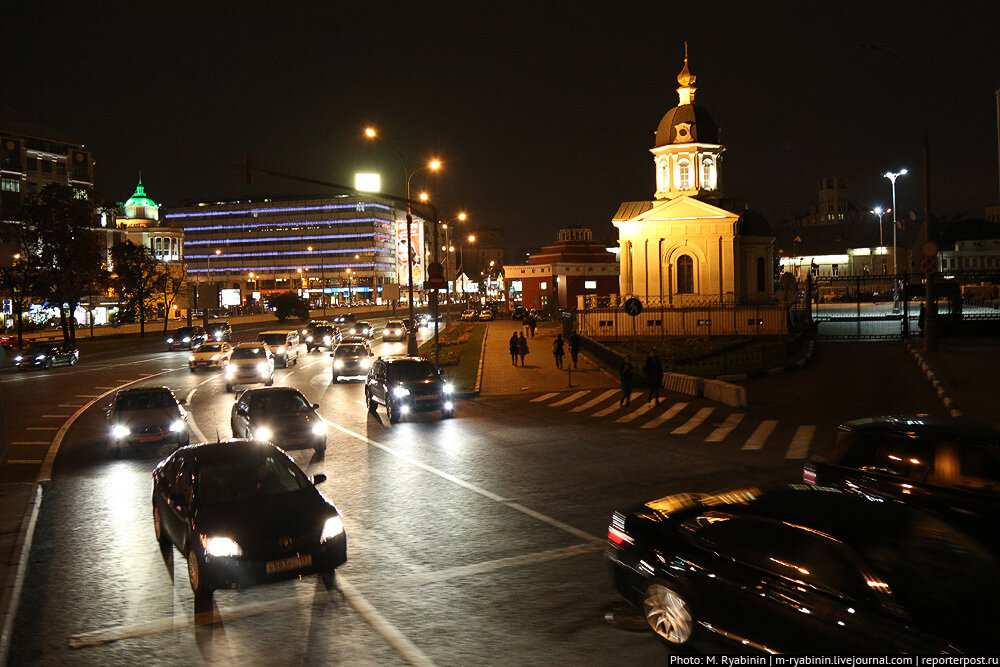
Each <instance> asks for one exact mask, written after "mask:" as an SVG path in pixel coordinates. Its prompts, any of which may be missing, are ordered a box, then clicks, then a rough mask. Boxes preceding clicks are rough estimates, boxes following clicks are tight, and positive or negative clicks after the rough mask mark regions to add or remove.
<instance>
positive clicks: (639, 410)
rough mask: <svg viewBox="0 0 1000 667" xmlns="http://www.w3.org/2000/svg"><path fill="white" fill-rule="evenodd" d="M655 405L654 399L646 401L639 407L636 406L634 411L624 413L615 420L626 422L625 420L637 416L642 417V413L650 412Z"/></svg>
mask: <svg viewBox="0 0 1000 667" xmlns="http://www.w3.org/2000/svg"><path fill="white" fill-rule="evenodd" d="M655 407H656V403H655V402H653V401H646V402H645V403H644V404H643V405H640V406H639V407H638V408H636V409H635V410H633V411H632V412H629V413H628V414H626V415H623V416H621V417H619V418H618V419H616V420H615V422H616V423H619V424H621V423H625V422H630V421H632V420H633V419H635V418H636V417H641V416H642V415H644V414H646V413H647V412H649V411H650V410H652V409H653V408H655Z"/></svg>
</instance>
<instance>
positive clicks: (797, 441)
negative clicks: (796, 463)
mask: <svg viewBox="0 0 1000 667" xmlns="http://www.w3.org/2000/svg"><path fill="white" fill-rule="evenodd" d="M815 433H816V427H815V426H800V427H798V428H797V429H795V435H794V436H792V443H791V444H790V445H788V452H787V453H786V454H785V458H786V459H804V458H805V457H806V454H808V453H809V443H810V442H812V439H813V434H815Z"/></svg>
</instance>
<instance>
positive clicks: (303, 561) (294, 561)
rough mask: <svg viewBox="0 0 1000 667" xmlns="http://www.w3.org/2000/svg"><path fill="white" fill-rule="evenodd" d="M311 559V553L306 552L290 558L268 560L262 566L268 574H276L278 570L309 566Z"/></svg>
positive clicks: (286, 570) (284, 570) (285, 570)
mask: <svg viewBox="0 0 1000 667" xmlns="http://www.w3.org/2000/svg"><path fill="white" fill-rule="evenodd" d="M312 561H313V558H312V554H306V555H304V556H293V557H291V558H282V559H281V560H272V561H268V562H267V564H266V565H265V566H264V568H265V570H266V571H267V573H268V574H277V573H278V572H288V571H289V570H298V569H299V568H303V567H309V566H310V565H312Z"/></svg>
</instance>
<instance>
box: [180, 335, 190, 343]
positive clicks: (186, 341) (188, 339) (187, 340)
mask: <svg viewBox="0 0 1000 667" xmlns="http://www.w3.org/2000/svg"><path fill="white" fill-rule="evenodd" d="M181 340H182V341H184V342H185V343H190V342H191V339H190V338H188V337H187V336H185V337H184V338H181Z"/></svg>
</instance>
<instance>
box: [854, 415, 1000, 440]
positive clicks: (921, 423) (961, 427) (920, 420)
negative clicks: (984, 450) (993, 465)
mask: <svg viewBox="0 0 1000 667" xmlns="http://www.w3.org/2000/svg"><path fill="white" fill-rule="evenodd" d="M840 428H841V429H842V430H845V431H854V432H858V433H873V434H882V435H886V436H890V437H900V438H921V439H928V440H952V441H961V442H977V443H983V444H992V445H997V446H1000V431H997V430H996V429H995V428H993V427H992V426H991V425H989V424H987V423H985V422H980V421H976V420H974V419H961V418H959V419H935V418H932V417H907V416H885V417H870V418H867V419H855V420H853V421H849V422H845V423H843V424H841V425H840Z"/></svg>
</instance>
